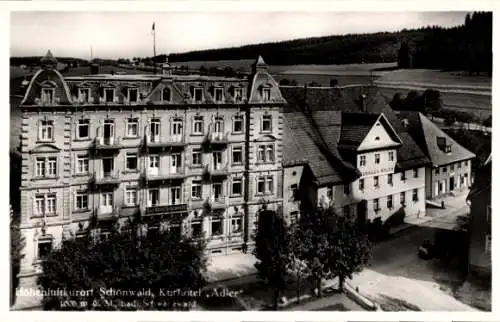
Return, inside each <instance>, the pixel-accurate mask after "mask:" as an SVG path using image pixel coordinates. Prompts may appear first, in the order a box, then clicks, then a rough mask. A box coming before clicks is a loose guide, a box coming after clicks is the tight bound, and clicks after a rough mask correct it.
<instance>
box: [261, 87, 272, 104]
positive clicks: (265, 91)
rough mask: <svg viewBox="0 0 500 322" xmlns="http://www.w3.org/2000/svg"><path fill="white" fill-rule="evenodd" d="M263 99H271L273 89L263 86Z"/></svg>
mask: <svg viewBox="0 0 500 322" xmlns="http://www.w3.org/2000/svg"><path fill="white" fill-rule="evenodd" d="M262 100H264V101H270V100H271V89H270V88H263V89H262Z"/></svg>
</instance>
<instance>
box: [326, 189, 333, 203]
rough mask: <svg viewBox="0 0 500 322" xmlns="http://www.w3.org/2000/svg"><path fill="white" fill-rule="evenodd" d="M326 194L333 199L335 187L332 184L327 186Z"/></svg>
mask: <svg viewBox="0 0 500 322" xmlns="http://www.w3.org/2000/svg"><path fill="white" fill-rule="evenodd" d="M326 196H327V197H328V199H330V200H332V199H333V187H332V186H329V187H327V188H326Z"/></svg>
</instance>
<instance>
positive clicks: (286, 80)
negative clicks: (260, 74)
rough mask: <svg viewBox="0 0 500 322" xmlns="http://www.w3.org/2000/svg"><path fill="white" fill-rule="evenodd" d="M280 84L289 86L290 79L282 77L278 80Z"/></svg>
mask: <svg viewBox="0 0 500 322" xmlns="http://www.w3.org/2000/svg"><path fill="white" fill-rule="evenodd" d="M279 85H280V86H289V85H290V80H289V79H288V78H282V79H281V80H280V82H279Z"/></svg>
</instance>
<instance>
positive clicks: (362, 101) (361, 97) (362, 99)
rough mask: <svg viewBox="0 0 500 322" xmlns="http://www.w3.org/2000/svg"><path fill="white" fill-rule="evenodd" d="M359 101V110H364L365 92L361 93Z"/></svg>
mask: <svg viewBox="0 0 500 322" xmlns="http://www.w3.org/2000/svg"><path fill="white" fill-rule="evenodd" d="M359 101H360V102H361V111H362V112H366V94H361V96H360V97H359Z"/></svg>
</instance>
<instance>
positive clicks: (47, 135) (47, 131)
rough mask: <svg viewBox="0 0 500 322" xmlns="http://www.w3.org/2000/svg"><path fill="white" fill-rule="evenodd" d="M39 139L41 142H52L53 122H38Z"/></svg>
mask: <svg viewBox="0 0 500 322" xmlns="http://www.w3.org/2000/svg"><path fill="white" fill-rule="evenodd" d="M38 134H39V138H40V140H41V141H52V140H54V122H53V121H47V120H43V121H40V129H39V133H38Z"/></svg>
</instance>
